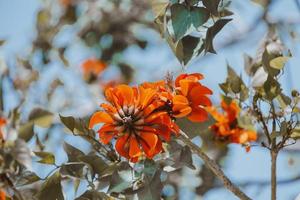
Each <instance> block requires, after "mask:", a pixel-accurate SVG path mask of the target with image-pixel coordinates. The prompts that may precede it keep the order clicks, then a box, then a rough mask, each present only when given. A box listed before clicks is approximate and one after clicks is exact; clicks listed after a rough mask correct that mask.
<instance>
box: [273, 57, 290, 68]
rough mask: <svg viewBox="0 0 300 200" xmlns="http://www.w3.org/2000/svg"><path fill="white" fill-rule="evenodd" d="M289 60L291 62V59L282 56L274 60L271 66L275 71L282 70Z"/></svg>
mask: <svg viewBox="0 0 300 200" xmlns="http://www.w3.org/2000/svg"><path fill="white" fill-rule="evenodd" d="M288 60H289V57H285V56H280V57H277V58H274V59H272V60H271V61H270V66H271V67H273V68H274V69H278V70H281V69H282V68H283V67H284V65H285V63H286V62H287V61H288Z"/></svg>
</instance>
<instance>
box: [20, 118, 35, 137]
mask: <svg viewBox="0 0 300 200" xmlns="http://www.w3.org/2000/svg"><path fill="white" fill-rule="evenodd" d="M33 127H34V124H33V122H27V123H26V124H23V125H21V126H20V128H19V130H18V134H19V135H18V137H19V138H21V139H23V140H25V141H26V142H27V141H29V140H30V139H31V138H32V137H33V135H34V130H33Z"/></svg>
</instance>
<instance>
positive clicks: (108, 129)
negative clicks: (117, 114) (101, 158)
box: [98, 124, 117, 144]
mask: <svg viewBox="0 0 300 200" xmlns="http://www.w3.org/2000/svg"><path fill="white" fill-rule="evenodd" d="M116 133H117V131H116V130H115V126H114V125H111V124H105V125H103V126H102V127H101V128H100V129H99V131H98V134H99V137H100V140H101V142H102V143H103V144H108V143H109V142H110V141H111V139H112V138H113V137H114V135H115V134H116Z"/></svg>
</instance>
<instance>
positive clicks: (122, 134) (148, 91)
mask: <svg viewBox="0 0 300 200" xmlns="http://www.w3.org/2000/svg"><path fill="white" fill-rule="evenodd" d="M105 95H106V99H107V100H108V101H109V104H106V103H104V104H101V107H102V108H103V109H104V111H98V112H96V113H94V114H93V115H92V117H91V119H90V125H89V127H90V128H93V127H94V126H95V125H96V124H100V123H103V126H102V127H101V128H100V129H99V130H98V133H99V137H100V140H101V142H102V143H104V144H108V143H109V142H110V141H111V139H112V138H114V137H115V138H116V144H115V147H116V150H117V152H118V153H119V154H120V155H121V156H123V157H125V158H127V159H129V160H130V161H131V162H137V161H138V160H139V158H141V157H143V156H146V157H147V158H152V157H153V156H155V155H156V154H158V153H159V152H161V151H162V142H163V141H169V140H170V137H171V133H175V134H177V133H178V132H179V130H178V127H177V125H176V124H175V123H174V122H173V121H172V119H171V118H170V116H169V115H168V113H167V112H166V111H165V110H164V109H163V107H164V105H165V102H163V101H161V100H160V98H159V93H158V89H157V88H152V87H146V86H144V87H143V86H139V87H130V86H128V85H119V86H116V87H114V88H108V89H107V90H106V91H105Z"/></svg>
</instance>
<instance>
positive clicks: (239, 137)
mask: <svg viewBox="0 0 300 200" xmlns="http://www.w3.org/2000/svg"><path fill="white" fill-rule="evenodd" d="M221 107H222V109H223V110H224V113H219V112H218V110H217V108H216V107H208V108H206V110H207V111H208V112H209V113H210V114H211V115H212V117H213V118H214V119H215V120H216V123H215V124H213V125H212V126H211V127H210V128H211V130H212V131H213V132H214V133H215V135H216V137H217V138H218V139H219V140H222V141H227V142H231V143H238V144H243V145H246V146H248V147H249V145H248V144H249V142H253V141H256V139H257V134H256V132H255V131H253V130H246V129H244V128H242V127H239V125H238V116H239V114H240V107H239V106H238V104H237V103H236V102H235V101H231V102H230V103H227V102H225V101H224V100H222V102H221ZM248 150H249V148H248Z"/></svg>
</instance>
